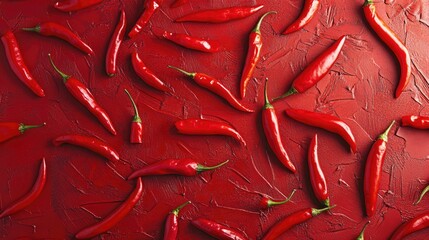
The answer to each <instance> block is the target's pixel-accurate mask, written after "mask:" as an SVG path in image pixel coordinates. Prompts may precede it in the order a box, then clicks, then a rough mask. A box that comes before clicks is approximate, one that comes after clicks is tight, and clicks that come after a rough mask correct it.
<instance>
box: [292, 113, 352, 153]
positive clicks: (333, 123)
mask: <svg viewBox="0 0 429 240" xmlns="http://www.w3.org/2000/svg"><path fill="white" fill-rule="evenodd" d="M286 114H287V115H288V116H289V117H291V118H292V119H295V120H296V121H298V122H301V123H304V124H307V125H309V126H313V127H318V128H322V129H325V130H326V131H329V132H333V133H336V134H338V135H340V136H341V137H342V138H343V139H344V140H345V141H346V142H347V143H348V144H349V145H350V148H351V150H352V151H353V152H354V153H355V152H356V151H357V149H356V140H355V137H354V136H353V133H352V131H351V129H350V127H349V126H348V125H347V124H346V123H345V122H344V121H342V120H341V119H339V118H338V117H335V116H331V115H328V114H324V113H316V112H310V111H306V110H303V109H287V110H286Z"/></svg>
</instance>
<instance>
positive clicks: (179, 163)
mask: <svg viewBox="0 0 429 240" xmlns="http://www.w3.org/2000/svg"><path fill="white" fill-rule="evenodd" d="M228 162H229V160H226V161H225V162H222V163H219V164H218V165H216V166H212V167H207V166H203V165H201V164H199V163H197V162H195V161H194V160H193V159H189V158H185V159H165V160H161V161H158V162H155V163H152V164H150V165H148V166H146V167H143V168H141V169H139V170H137V171H134V172H133V173H132V174H131V175H130V176H129V177H128V180H130V179H133V178H136V177H143V176H159V175H170V174H175V175H182V176H188V177H191V176H195V175H197V174H198V173H200V172H204V171H208V170H213V169H216V168H219V167H221V166H223V165H225V164H226V163H228Z"/></svg>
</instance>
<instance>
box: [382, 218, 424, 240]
mask: <svg viewBox="0 0 429 240" xmlns="http://www.w3.org/2000/svg"><path fill="white" fill-rule="evenodd" d="M428 227H429V212H424V213H422V214H420V215H418V216H416V217H415V218H413V219H411V220H409V221H408V222H406V223H404V224H402V225H401V226H400V227H398V228H397V229H396V230H395V232H393V234H392V237H390V240H402V239H404V238H405V237H406V236H408V235H410V234H412V233H414V232H417V231H419V230H422V229H425V228H428Z"/></svg>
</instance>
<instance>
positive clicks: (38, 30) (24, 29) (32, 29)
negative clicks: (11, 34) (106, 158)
mask: <svg viewBox="0 0 429 240" xmlns="http://www.w3.org/2000/svg"><path fill="white" fill-rule="evenodd" d="M21 30H22V31H27V32H40V25H36V26H35V27H32V28H21Z"/></svg>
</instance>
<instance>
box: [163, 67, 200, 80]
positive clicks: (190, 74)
mask: <svg viewBox="0 0 429 240" xmlns="http://www.w3.org/2000/svg"><path fill="white" fill-rule="evenodd" d="M168 67H169V68H172V69H176V70H177V71H179V72H181V73H183V74H185V75H186V76H188V77H191V78H194V77H195V75H196V73H191V72H187V71H185V70H183V69H180V68H178V67H175V66H171V65H168Z"/></svg>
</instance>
